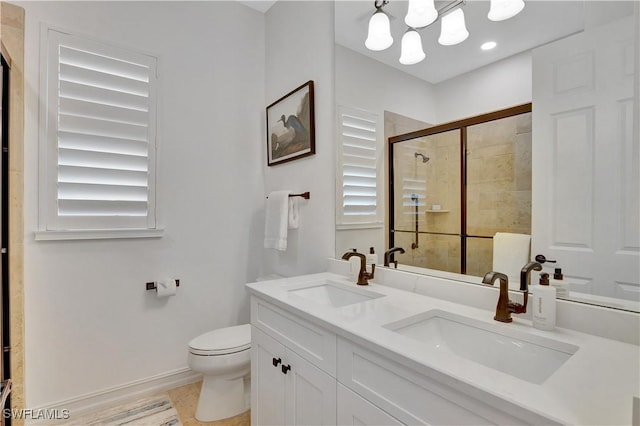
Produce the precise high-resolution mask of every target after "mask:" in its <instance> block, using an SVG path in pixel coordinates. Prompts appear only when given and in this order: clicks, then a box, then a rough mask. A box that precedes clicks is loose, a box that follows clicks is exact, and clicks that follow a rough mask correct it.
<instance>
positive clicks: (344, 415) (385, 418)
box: [338, 383, 404, 426]
mask: <svg viewBox="0 0 640 426" xmlns="http://www.w3.org/2000/svg"><path fill="white" fill-rule="evenodd" d="M338 424H339V425H345V426H346V425H367V426H372V425H381V426H382V425H384V426H396V425H397V426H400V425H404V423H402V422H401V421H400V420H398V419H396V418H394V417H391V416H390V415H389V414H387V413H386V412H385V411H382V410H381V409H380V408H378V407H376V406H375V405H373V404H372V403H370V402H369V401H367V400H366V399H364V398H362V397H361V396H360V395H357V394H356V393H355V392H352V391H351V390H349V389H347V388H345V387H344V386H343V385H341V384H340V383H338Z"/></svg>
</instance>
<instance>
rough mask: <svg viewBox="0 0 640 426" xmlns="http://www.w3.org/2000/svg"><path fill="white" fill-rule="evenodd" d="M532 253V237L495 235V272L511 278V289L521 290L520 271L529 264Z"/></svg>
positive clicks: (524, 235) (503, 233) (500, 233)
mask: <svg viewBox="0 0 640 426" xmlns="http://www.w3.org/2000/svg"><path fill="white" fill-rule="evenodd" d="M530 251H531V235H526V234H510V233H507V232H497V233H496V235H494V237H493V270H494V271H496V272H502V273H503V274H506V275H507V276H508V277H509V288H520V271H521V270H522V267H523V266H524V265H526V264H527V263H529V259H530V256H531V255H530ZM532 282H533V280H532Z"/></svg>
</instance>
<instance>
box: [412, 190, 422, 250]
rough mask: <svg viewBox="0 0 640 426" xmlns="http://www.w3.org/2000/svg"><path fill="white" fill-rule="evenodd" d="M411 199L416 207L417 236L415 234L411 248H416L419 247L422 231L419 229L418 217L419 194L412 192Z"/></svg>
mask: <svg viewBox="0 0 640 426" xmlns="http://www.w3.org/2000/svg"><path fill="white" fill-rule="evenodd" d="M411 201H413V202H414V203H415V207H416V234H415V235H416V236H415V240H416V241H415V242H414V243H411V250H415V249H417V248H418V233H419V232H420V231H419V229H418V221H419V217H418V196H417V195H416V194H411Z"/></svg>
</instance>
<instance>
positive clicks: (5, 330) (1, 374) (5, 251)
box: [0, 46, 11, 426]
mask: <svg viewBox="0 0 640 426" xmlns="http://www.w3.org/2000/svg"><path fill="white" fill-rule="evenodd" d="M3 47H4V46H3ZM0 62H1V63H2V67H1V70H2V97H1V102H2V108H1V111H0V113H1V114H2V117H1V120H2V125H1V128H2V131H1V133H0V146H1V149H0V194H1V195H0V196H1V200H0V212H1V213H0V262H1V265H0V279H1V282H0V284H1V290H0V291H1V294H0V323H1V325H2V327H1V328H2V330H1V333H2V334H1V335H0V348H1V350H2V359H1V360H0V363H1V364H0V380H1V384H2V390H4V387H5V386H8V380H9V379H10V378H11V341H10V333H11V329H10V323H9V319H10V311H9V84H10V69H11V64H10V60H6V59H5V56H4V52H1V51H0ZM6 408H11V394H8V396H7V400H6V401H5V404H4V406H2V407H0V409H3V410H4V409H6ZM3 413H4V411H3ZM2 424H3V425H5V426H10V425H11V417H10V416H6V417H5V416H4V415H3V416H2Z"/></svg>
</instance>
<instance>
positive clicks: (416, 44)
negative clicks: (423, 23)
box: [400, 29, 426, 65]
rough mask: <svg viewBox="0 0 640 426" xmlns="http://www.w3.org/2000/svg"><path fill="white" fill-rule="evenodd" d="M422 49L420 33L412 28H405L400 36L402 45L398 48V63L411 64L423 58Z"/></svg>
mask: <svg viewBox="0 0 640 426" xmlns="http://www.w3.org/2000/svg"><path fill="white" fill-rule="evenodd" d="M425 56H426V55H425V54H424V51H423V50H422V39H421V38H420V34H418V32H417V31H416V30H414V29H409V30H407V32H406V33H404V35H403V36H402V46H401V49H400V63H401V64H402V65H413V64H417V63H418V62H420V61H422V60H423V59H424V58H425Z"/></svg>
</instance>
